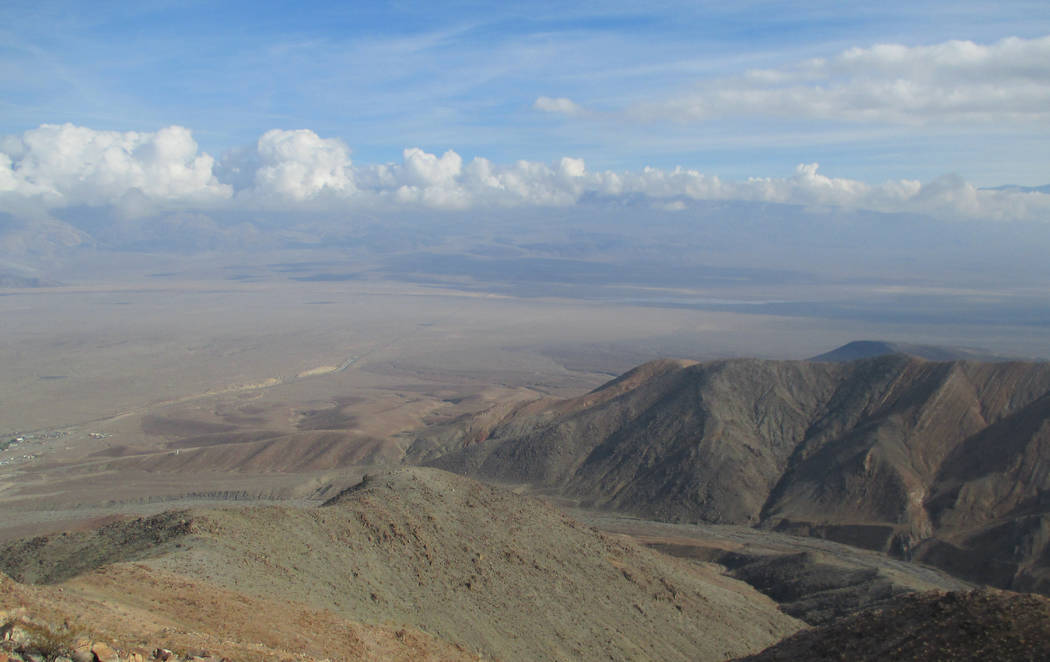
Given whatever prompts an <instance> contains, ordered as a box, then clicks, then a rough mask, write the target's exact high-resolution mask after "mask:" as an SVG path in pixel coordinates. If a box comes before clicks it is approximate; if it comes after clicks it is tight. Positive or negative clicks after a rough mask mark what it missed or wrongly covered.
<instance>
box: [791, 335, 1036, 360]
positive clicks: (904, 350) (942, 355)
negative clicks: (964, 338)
mask: <svg viewBox="0 0 1050 662" xmlns="http://www.w3.org/2000/svg"><path fill="white" fill-rule="evenodd" d="M887 354H905V355H907V356H914V357H916V358H920V359H926V360H927V361H1010V360H1015V361H1016V360H1018V357H1010V356H1003V355H1001V354H996V353H994V352H990V351H988V350H986V349H978V348H973V347H947V346H944V345H917V344H914V343H902V342H889V341H885V340H855V341H853V342H850V343H846V344H845V345H843V346H841V347H837V348H835V349H833V350H831V351H830V352H825V353H823V354H818V355H817V356H814V357H811V358H809V359H808V360H809V361H832V362H843V361H856V360H858V359H870V358H874V357H876V356H885V355H887Z"/></svg>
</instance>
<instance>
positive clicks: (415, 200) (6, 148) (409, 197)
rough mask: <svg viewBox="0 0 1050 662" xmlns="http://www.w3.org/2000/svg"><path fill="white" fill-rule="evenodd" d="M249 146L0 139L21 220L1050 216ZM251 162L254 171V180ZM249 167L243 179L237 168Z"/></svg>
mask: <svg viewBox="0 0 1050 662" xmlns="http://www.w3.org/2000/svg"><path fill="white" fill-rule="evenodd" d="M856 57H866V55H865V54H857V55H856ZM882 57H883V59H888V58H889V56H882ZM247 151H249V152H250V154H249V156H248V157H245V154H244V152H245V150H241V151H240V152H238V153H237V154H236V155H235V156H231V157H229V158H230V161H231V163H230V164H224V163H222V162H221V161H217V160H216V159H215V158H214V157H212V156H211V155H209V154H207V153H202V152H200V151H199V149H198V146H197V143H196V142H195V141H194V140H193V137H192V134H191V132H190V130H189V129H186V128H184V127H179V126H171V127H167V128H164V129H161V130H159V131H157V132H155V133H136V132H114V131H96V130H93V129H89V128H85V127H79V126H74V125H70V124H66V125H62V126H54V125H43V126H41V127H39V128H36V129H32V130H29V131H26V132H25V133H23V134H21V135H16V136H8V137H6V138H4V139H3V140H2V141H0V206H2V209H3V211H7V212H9V213H14V214H16V215H17V214H19V213H20V211H19V210H23V209H27V208H36V209H44V210H47V209H58V208H67V207H76V206H88V207H105V206H113V207H116V208H118V209H120V210H122V211H123V213H124V215H125V216H128V217H134V216H136V215H138V216H145V215H147V214H148V213H151V212H153V211H157V210H165V211H193V210H205V211H206V210H209V209H234V210H247V211H251V210H267V209H283V210H297V209H302V210H304V211H305V210H326V211H352V210H383V209H387V210H389V209H395V210H402V209H403V210H411V209H425V208H431V209H452V210H456V209H461V210H465V209H471V208H485V207H490V208H491V207H528V206H539V207H552V206H553V207H565V206H571V205H577V204H584V203H586V202H587V201H590V200H594V199H612V200H616V199H626V198H631V199H637V198H639V197H642V198H645V199H650V200H651V201H653V204H654V206H659V207H661V208H664V209H672V210H673V209H685V208H687V206H688V204H687V203H688V202H689V201H692V200H744V201H753V202H772V203H785V204H794V205H805V206H817V207H840V208H846V209H868V210H874V211H883V212H916V213H922V214H928V215H932V216H935V217H937V218H966V219H990V220H1028V221H1044V222H1048V221H1050V195H1048V194H1046V193H1043V192H1040V191H1025V190H994V191H993V190H981V189H977V188H976V187H974V186H973V185H971V184H969V183H967V182H966V181H964V180H962V179H961V178H959V177H958V176H952V175H946V176H944V177H941V178H939V179H936V180H934V181H930V182H925V183H923V182H919V181H914V180H895V181H887V182H884V183H881V184H874V185H873V184H868V183H865V182H861V181H856V180H851V179H845V178H836V177H831V176H828V175H825V174H823V173H821V172H820V171H819V168H818V165H817V164H816V163H811V164H802V165H799V166H798V167H797V169H796V170H795V172H794V173H791V174H789V175H788V176H786V177H776V178H768V177H763V178H759V177H756V178H750V179H746V180H741V181H727V180H723V179H721V178H719V177H718V176H716V175H710V174H705V173H703V172H700V171H698V170H695V169H689V168H675V169H671V170H666V169H657V168H645V169H643V170H641V171H622V172H614V171H608V170H605V171H600V170H598V171H592V170H588V169H587V167H586V164H585V162H584V161H583V160H582V159H578V158H571V157H563V158H561V159H559V160H557V161H555V162H553V163H539V162H533V161H517V162H515V163H512V164H502V165H501V164H495V163H493V162H491V161H489V160H487V159H485V158H481V157H476V158H473V159H471V160H469V161H465V160H464V159H463V158H462V157H461V156H460V155H459V154H457V153H456V152H455V151H452V150H449V151H447V152H445V153H444V154H442V155H440V156H439V155H436V154H431V153H428V152H426V151H424V150H422V149H419V148H416V147H413V148H409V149H405V150H404V152H403V154H402V159H401V161H400V162H399V163H387V164H356V163H353V162H352V161H351V159H350V153H351V152H350V148H349V146H348V145H347V144H346V143H344V142H343V141H342V140H340V139H337V138H322V137H320V136H318V135H317V134H316V133H314V132H313V131H310V130H308V129H299V130H294V131H287V130H279V129H274V130H271V131H267V132H266V133H264V134H263V135H262V136H261V137H260V138H259V139H258V141H257V143H256V145H255V146H254V147H252V148H250V149H249V150H247ZM234 161H236V163H234ZM245 164H251V165H250V166H246V165H245ZM245 167H250V168H254V173H250V174H251V176H250V177H248V176H245V173H244V172H242V171H241V169H243V168H245ZM235 171H236V172H237V173H238V176H237V177H233V176H232V175H229V173H233V172H235ZM224 180H225V181H224Z"/></svg>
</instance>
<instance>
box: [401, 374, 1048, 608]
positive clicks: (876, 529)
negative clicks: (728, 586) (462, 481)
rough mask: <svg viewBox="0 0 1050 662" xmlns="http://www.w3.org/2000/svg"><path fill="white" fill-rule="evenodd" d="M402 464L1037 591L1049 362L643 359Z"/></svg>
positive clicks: (436, 439)
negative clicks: (771, 533) (761, 530)
mask: <svg viewBox="0 0 1050 662" xmlns="http://www.w3.org/2000/svg"><path fill="white" fill-rule="evenodd" d="M409 456H410V458H414V459H415V460H417V461H422V462H427V463H429V464H432V465H434V466H437V467H441V468H445V469H449V470H452V471H455V472H459V473H463V474H467V475H471V476H476V477H480V478H483V479H487V480H493V481H500V482H508V483H515V484H528V485H530V486H533V487H534V488H536V489H540V490H543V491H545V492H548V493H554V494H558V495H561V496H563V497H567V498H571V499H574V500H577V501H578V502H580V503H581V504H583V505H587V506H593V507H598V508H604V509H612V510H617V511H622V512H627V513H632V514H636V515H639V516H642V517H650V518H656V519H663V520H670V521H678V522H690V521H704V522H715V523H733V524H746V525H751V526H756V527H765V528H773V529H777V530H781V531H786V532H792V533H798V534H804V535H812V536H820V537H827V538H831V539H834V540H837V541H840V542H847V543H850V544H854V545H858V546H862V547H867V548H872V549H877V550H882V551H886V552H890V553H893V554H896V555H899V556H902V557H905V558H911V559H916V560H922V561H925V562H928V563H931V564H934V565H937V566H939V567H941V568H944V569H946V570H949V571H950V572H952V573H954V574H956V575H958V576H961V577H964V578H967V579H972V580H975V581H980V582H984V583H991V584H993V585H997V586H1000V587H1009V588H1014V589H1019V590H1035V591H1040V592H1044V593H1046V592H1050V536H1048V535H1047V534H1046V532H1047V531H1050V460H1048V459H1047V458H1050V364H1042V363H1021V362H999V363H979V362H971V361H950V362H931V361H926V360H923V359H919V358H915V357H912V356H905V355H902V354H892V355H886V356H878V357H874V358H869V359H862V360H857V361H852V362H848V363H841V362H840V363H836V362H803V361H763V360H730V361H718V362H712V363H695V362H690V361H670V360H664V361H656V362H653V363H648V364H645V365H643V366H640V367H638V368H636V369H634V370H632V371H630V372H628V373H626V374H625V375H623V376H621V377H619V378H617V379H615V380H613V381H611V382H609V383H608V384H606V385H604V386H602V387H601V388H599V389H597V390H595V391H593V392H591V393H588V394H586V395H583V396H580V397H577V398H572V399H569V400H561V401H554V400H551V401H544V402H534V403H530V404H527V405H522V406H518V407H516V408H514V409H512V410H511V411H510V412H509V413H505V414H503V415H501V416H492V415H491V414H489V415H486V414H484V413H483V414H481V415H479V416H475V417H471V418H467V419H462V420H458V421H454V422H452V423H450V424H447V425H445V426H441V427H438V428H432V429H428V430H425V431H424V432H423V433H421V434H420V435H419V437H418V439H416V441H415V443H414V444H413V446H412V447H411V448H410V449H409Z"/></svg>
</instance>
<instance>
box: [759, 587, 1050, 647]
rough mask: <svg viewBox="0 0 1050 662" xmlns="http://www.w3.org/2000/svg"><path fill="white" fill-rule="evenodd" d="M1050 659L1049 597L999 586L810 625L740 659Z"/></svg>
mask: <svg viewBox="0 0 1050 662" xmlns="http://www.w3.org/2000/svg"><path fill="white" fill-rule="evenodd" d="M1047 659H1050V600H1047V599H1046V598H1044V597H1041V596H1038V595H1018V594H1016V593H1009V592H1001V591H973V592H970V593H936V592H935V593H925V594H915V595H906V596H901V597H898V598H895V599H894V601H893V602H892V603H891V604H889V605H887V606H886V607H883V608H879V609H873V610H871V611H865V612H861V613H859V614H856V615H854V616H851V617H848V618H844V619H842V620H839V621H836V622H834V623H831V624H829V625H825V626H823V627H819V628H815V629H812V630H804V631H802V632H799V633H798V634H796V635H794V636H792V637H789V638H788V639H786V640H784V641H782V642H781V643H779V644H777V645H776V646H773V647H771V648H769V649H767V650H765V651H763V652H762V653H759V654H758V655H752V656H751V657H747V658H743V660H740V661H739V662H745V661H746V662H776V661H784V662H787V661H789V660H791V661H794V660H811V661H812V662H823V661H825V660H827V661H828V662H831V661H832V660H836V661H837V660H856V661H857V662H867V661H871V662H875V661H879V662H881V661H882V660H901V661H902V662H903V661H912V660H914V661H915V662H918V661H920V660H922V661H925V660H952V661H953V662H954V661H960V662H966V661H971V660H972V661H974V662H977V661H982V662H983V661H984V660H1010V661H1011V662H1024V661H1028V662H1039V661H1041V660H1047Z"/></svg>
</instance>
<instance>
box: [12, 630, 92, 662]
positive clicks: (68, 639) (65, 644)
mask: <svg viewBox="0 0 1050 662" xmlns="http://www.w3.org/2000/svg"><path fill="white" fill-rule="evenodd" d="M17 627H19V628H21V629H22V630H24V631H25V633H26V636H27V639H28V641H27V642H26V643H25V644H23V647H24V649H25V650H26V651H28V652H32V653H37V654H38V655H42V656H43V657H44V660H45V661H46V662H53V661H54V660H55V659H56V658H59V657H62V656H69V655H71V654H72V653H73V647H74V646H75V645H76V642H77V638H78V637H79V636H80V634H81V631H80V628H77V627H74V626H70V625H69V624H68V623H67V624H63V625H62V626H60V627H51V626H50V625H48V624H46V623H35V622H32V621H23V622H21V623H18V624H17Z"/></svg>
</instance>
